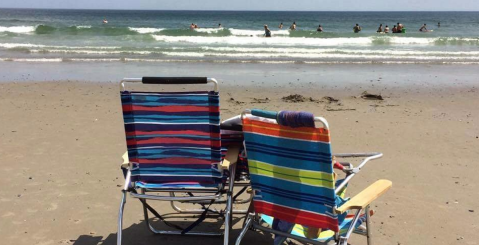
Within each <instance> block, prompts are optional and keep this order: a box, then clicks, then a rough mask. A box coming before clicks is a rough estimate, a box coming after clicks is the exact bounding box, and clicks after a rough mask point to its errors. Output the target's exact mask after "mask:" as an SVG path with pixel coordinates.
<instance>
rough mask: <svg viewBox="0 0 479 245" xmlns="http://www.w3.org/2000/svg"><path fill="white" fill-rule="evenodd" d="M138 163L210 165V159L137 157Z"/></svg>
mask: <svg viewBox="0 0 479 245" xmlns="http://www.w3.org/2000/svg"><path fill="white" fill-rule="evenodd" d="M139 160H140V161H139V163H140V164H192V165H199V164H200V165H211V164H212V163H213V162H212V161H211V160H203V159H197V158H187V157H172V158H164V159H139Z"/></svg>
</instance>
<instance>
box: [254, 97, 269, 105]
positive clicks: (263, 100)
mask: <svg viewBox="0 0 479 245" xmlns="http://www.w3.org/2000/svg"><path fill="white" fill-rule="evenodd" d="M268 102H270V100H269V98H267V97H266V98H264V99H258V98H253V102H251V103H253V104H264V103H268Z"/></svg>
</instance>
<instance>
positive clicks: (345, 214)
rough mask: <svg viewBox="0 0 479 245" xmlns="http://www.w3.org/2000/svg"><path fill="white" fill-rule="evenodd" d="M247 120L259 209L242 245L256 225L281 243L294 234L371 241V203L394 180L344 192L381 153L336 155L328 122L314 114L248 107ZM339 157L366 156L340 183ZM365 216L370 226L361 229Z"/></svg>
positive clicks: (319, 240)
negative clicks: (347, 196) (348, 195)
mask: <svg viewBox="0 0 479 245" xmlns="http://www.w3.org/2000/svg"><path fill="white" fill-rule="evenodd" d="M242 119H243V132H244V138H245V148H246V154H247V157H248V166H249V172H250V178H251V185H252V188H253V192H254V197H253V206H254V212H251V213H249V214H248V216H247V218H246V221H245V225H244V227H243V229H242V231H241V233H240V235H239V237H238V239H237V241H236V244H237V245H239V244H240V242H241V240H242V239H243V237H244V236H245V234H246V232H247V231H248V230H249V229H250V228H254V229H257V230H261V231H264V232H270V233H273V234H275V242H274V243H275V244H282V243H283V242H284V241H285V240H286V239H293V240H296V241H299V242H304V243H308V244H330V243H331V242H333V241H334V244H341V245H347V243H348V239H349V237H350V236H351V234H352V233H353V232H356V233H360V234H363V235H365V236H367V238H368V244H369V243H370V242H371V232H370V230H371V229H370V222H369V221H370V211H369V205H370V203H371V202H372V201H373V200H375V199H376V198H377V197H379V196H381V195H382V194H383V193H385V192H386V191H387V190H388V189H389V188H390V187H391V186H392V183H391V182H390V181H388V180H378V181H377V182H375V183H374V184H372V185H371V186H369V187H368V188H366V189H365V190H363V191H362V192H360V193H359V194H358V195H356V196H355V197H353V198H351V199H343V198H342V197H341V192H343V191H344V189H345V187H346V185H347V184H348V182H349V181H350V180H351V179H352V178H353V177H354V176H355V175H356V174H357V173H358V172H359V171H360V170H361V168H362V167H363V166H364V165H365V164H366V163H367V162H368V161H370V160H373V159H377V158H380V157H381V156H382V154H381V153H359V154H336V155H333V154H332V151H331V141H330V133H329V125H328V123H327V121H326V120H325V119H324V118H321V117H316V118H314V117H313V115H312V114H310V113H305V112H289V111H281V112H279V113H277V112H271V111H262V110H247V111H245V112H243V114H242ZM315 123H322V127H321V128H317V127H315ZM334 156H335V157H338V158H342V157H363V158H364V159H363V160H362V161H361V163H360V164H359V165H358V166H357V167H354V166H353V165H352V164H350V165H347V164H345V165H346V166H348V167H344V168H343V171H344V172H345V173H346V177H345V179H343V180H342V181H339V182H336V180H335V178H336V177H335V176H336V175H335V173H334V171H333V157H334ZM353 210H355V211H356V212H353ZM362 221H364V222H365V223H366V227H365V229H362V230H359V229H358V228H359V227H358V226H359V223H360V222H362ZM265 223H267V224H269V225H270V226H272V228H270V227H266V226H264V224H265ZM361 228H362V227H361Z"/></svg>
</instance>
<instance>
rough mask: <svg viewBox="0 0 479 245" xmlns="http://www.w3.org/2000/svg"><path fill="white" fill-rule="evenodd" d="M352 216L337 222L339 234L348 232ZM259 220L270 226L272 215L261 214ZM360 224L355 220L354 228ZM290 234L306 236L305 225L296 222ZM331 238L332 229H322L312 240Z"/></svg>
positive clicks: (332, 236)
mask: <svg viewBox="0 0 479 245" xmlns="http://www.w3.org/2000/svg"><path fill="white" fill-rule="evenodd" d="M353 217H354V214H349V215H347V216H346V218H345V219H344V220H343V222H341V223H340V224H339V229H340V232H339V234H340V235H345V234H346V233H347V232H348V228H349V226H350V225H351V222H352V221H353ZM361 217H362V216H361ZM261 220H262V221H263V222H265V223H267V224H268V225H269V226H271V227H272V225H273V217H271V216H268V215H264V214H263V215H261ZM360 225H361V224H360V222H357V223H356V227H355V228H358V227H359V226H360ZM306 229H307V228H306ZM291 234H292V235H295V236H299V237H306V235H305V227H303V226H302V225H298V224H296V225H295V226H294V227H293V230H292V231H291ZM333 239H334V231H331V230H324V231H322V232H321V233H320V234H319V237H317V238H315V239H313V240H315V241H318V242H329V241H331V240H333Z"/></svg>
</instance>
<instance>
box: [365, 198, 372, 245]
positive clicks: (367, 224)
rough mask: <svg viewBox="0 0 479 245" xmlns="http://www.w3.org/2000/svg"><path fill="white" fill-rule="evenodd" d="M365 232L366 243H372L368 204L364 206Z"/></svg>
mask: <svg viewBox="0 0 479 245" xmlns="http://www.w3.org/2000/svg"><path fill="white" fill-rule="evenodd" d="M366 232H367V240H368V245H372V244H373V241H372V240H373V239H372V236H371V235H372V234H371V214H370V212H369V205H368V206H367V207H366Z"/></svg>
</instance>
